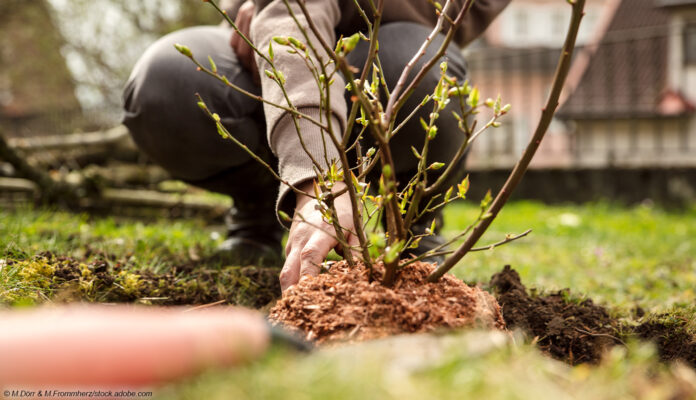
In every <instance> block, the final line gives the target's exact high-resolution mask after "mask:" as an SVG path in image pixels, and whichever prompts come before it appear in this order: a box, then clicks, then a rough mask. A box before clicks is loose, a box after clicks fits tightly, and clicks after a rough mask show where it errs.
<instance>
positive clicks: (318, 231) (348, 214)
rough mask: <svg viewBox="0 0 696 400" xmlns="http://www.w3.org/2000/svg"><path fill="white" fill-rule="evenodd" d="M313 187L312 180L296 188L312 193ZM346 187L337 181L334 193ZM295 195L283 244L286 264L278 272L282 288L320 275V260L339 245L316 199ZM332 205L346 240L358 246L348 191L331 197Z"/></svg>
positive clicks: (284, 288)
mask: <svg viewBox="0 0 696 400" xmlns="http://www.w3.org/2000/svg"><path fill="white" fill-rule="evenodd" d="M312 186H313V182H312V181H309V182H306V183H304V184H302V185H300V186H298V189H300V190H302V191H303V192H307V193H312V191H313V190H312ZM345 187H346V186H345V184H344V183H343V182H339V183H337V184H336V185H334V188H333V192H334V193H336V192H339V191H341V190H342V189H344V188H345ZM297 197H298V198H297V207H296V208H295V215H294V217H293V221H292V226H291V227H290V234H289V236H288V242H287V245H286V246H285V255H286V259H285V265H283V270H282V271H281V272H280V287H281V289H282V290H283V291H285V290H287V289H288V288H289V287H290V286H292V285H294V284H296V283H297V282H299V280H300V277H302V276H305V275H311V276H316V275H317V274H319V270H320V265H321V263H322V262H324V260H325V259H326V256H327V255H328V254H329V252H330V251H331V249H333V248H335V247H337V246H338V245H339V243H338V241H337V240H336V238H335V236H336V232H335V231H334V228H333V226H332V225H330V224H327V223H326V222H324V220H323V219H322V215H321V212H320V211H319V210H317V209H315V206H316V205H317V203H316V200H315V199H313V198H311V197H309V196H303V195H298V196H297ZM334 207H335V208H336V213H337V214H338V221H339V224H340V225H341V226H342V227H343V228H345V230H344V234H345V236H346V241H347V242H348V244H349V245H350V246H351V247H352V246H357V245H358V244H359V242H358V239H357V237H356V236H355V235H353V234H351V233H350V232H354V231H355V229H354V225H353V209H352V207H351V204H350V197H349V196H348V194H347V193H344V194H342V195H341V196H339V197H337V198H336V199H335V200H334ZM344 250H346V251H352V250H348V249H344ZM355 254H357V252H355Z"/></svg>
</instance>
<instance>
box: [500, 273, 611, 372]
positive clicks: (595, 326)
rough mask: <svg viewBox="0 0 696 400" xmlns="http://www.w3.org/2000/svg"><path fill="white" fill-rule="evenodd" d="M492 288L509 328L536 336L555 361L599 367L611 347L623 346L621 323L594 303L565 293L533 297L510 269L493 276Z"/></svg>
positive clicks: (542, 347) (540, 345) (539, 344)
mask: <svg viewBox="0 0 696 400" xmlns="http://www.w3.org/2000/svg"><path fill="white" fill-rule="evenodd" d="M490 285H491V288H493V289H494V292H495V294H496V298H497V299H498V302H499V303H500V305H501V307H502V309H503V318H504V319H505V323H506V324H507V326H508V328H510V329H514V328H519V329H521V330H523V331H524V332H526V333H528V334H530V335H532V336H533V337H535V338H536V341H537V345H538V346H539V348H541V349H542V350H543V351H545V352H547V353H548V354H550V355H551V356H553V357H554V358H557V359H560V360H563V361H566V362H568V363H570V364H573V365H574V364H579V363H597V362H599V361H600V359H601V357H602V354H603V353H604V351H605V350H606V349H607V348H608V347H609V346H612V345H615V344H617V343H621V339H619V338H618V337H616V336H615V335H616V332H617V328H618V326H619V324H618V322H617V321H616V320H615V319H612V318H611V317H610V316H609V314H608V313H607V311H606V310H605V309H604V308H603V307H600V306H597V305H594V304H593V303H592V300H590V299H587V300H584V301H582V302H579V303H574V302H572V301H568V294H567V292H563V291H561V292H557V293H552V294H550V295H546V296H530V295H529V294H528V293H527V290H526V288H525V286H524V285H523V284H522V282H521V281H520V276H519V274H518V273H517V271H515V270H513V269H511V268H510V266H505V268H504V269H503V271H501V272H499V273H497V274H495V275H493V277H492V278H491V283H490Z"/></svg>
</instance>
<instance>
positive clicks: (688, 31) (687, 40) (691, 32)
mask: <svg viewBox="0 0 696 400" xmlns="http://www.w3.org/2000/svg"><path fill="white" fill-rule="evenodd" d="M684 64H686V65H696V23H690V24H687V25H686V26H685V27H684Z"/></svg>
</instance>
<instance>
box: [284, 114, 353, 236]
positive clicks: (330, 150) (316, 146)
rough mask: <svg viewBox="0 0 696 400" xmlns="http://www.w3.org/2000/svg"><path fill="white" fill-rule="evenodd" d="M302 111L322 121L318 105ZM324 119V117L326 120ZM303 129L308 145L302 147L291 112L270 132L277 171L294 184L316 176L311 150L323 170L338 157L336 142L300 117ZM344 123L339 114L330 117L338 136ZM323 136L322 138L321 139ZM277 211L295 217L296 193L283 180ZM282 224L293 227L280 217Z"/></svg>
mask: <svg viewBox="0 0 696 400" xmlns="http://www.w3.org/2000/svg"><path fill="white" fill-rule="evenodd" d="M300 112H302V113H303V114H306V115H308V116H310V117H312V118H314V119H316V120H320V114H321V112H320V110H319V108H303V109H300ZM324 121H325V119H324ZM298 122H299V125H300V132H302V141H303V142H304V144H305V148H306V149H307V151H305V149H304V148H303V146H302V142H301V141H300V137H299V135H298V134H297V130H296V128H295V124H294V122H293V120H292V115H290V114H286V115H284V116H283V117H282V118H281V119H280V120H279V121H278V123H277V124H276V127H275V129H274V131H273V134H272V135H271V149H272V150H273V152H274V153H275V154H276V155H277V157H278V173H279V175H280V177H281V178H283V179H284V180H285V181H286V182H288V183H290V184H291V185H293V186H297V185H299V184H301V183H303V182H305V181H308V180H311V179H314V178H316V176H317V174H316V172H315V168H314V164H313V163H312V159H311V158H310V157H309V156H308V155H307V152H309V153H310V154H311V155H312V156H313V157H314V159H315V160H316V161H317V162H318V163H319V164H320V166H321V167H322V169H326V168H328V166H329V165H328V164H327V162H326V161H327V160H328V162H329V163H330V162H332V161H333V160H336V161H338V160H339V154H338V150H336V148H335V147H334V145H333V142H332V141H331V139H330V138H329V137H328V133H327V132H323V131H322V130H321V129H319V127H317V126H316V125H314V124H313V123H311V122H309V121H307V120H304V119H300V120H299V121H298ZM342 125H343V124H341V120H340V119H339V118H337V117H336V116H333V117H332V118H331V126H332V127H333V129H334V133H335V134H336V135H339V136H340V135H341V134H342V132H343V127H342ZM322 137H323V140H322ZM324 143H326V146H325V145H324ZM278 211H283V212H285V213H287V214H288V215H290V216H292V215H293V214H294V212H295V196H294V193H293V191H292V189H291V188H290V187H289V186H288V185H286V184H284V183H281V185H280V191H279V194H278V199H277V201H276V215H277V214H278ZM278 220H279V221H280V223H281V224H282V225H283V226H285V227H286V228H289V227H290V222H289V221H285V220H283V219H281V218H278Z"/></svg>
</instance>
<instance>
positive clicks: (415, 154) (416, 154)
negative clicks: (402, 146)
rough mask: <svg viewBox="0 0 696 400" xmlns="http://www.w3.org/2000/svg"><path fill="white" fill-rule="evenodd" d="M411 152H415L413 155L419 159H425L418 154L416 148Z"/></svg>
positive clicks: (412, 148)
mask: <svg viewBox="0 0 696 400" xmlns="http://www.w3.org/2000/svg"><path fill="white" fill-rule="evenodd" d="M411 152H413V155H414V156H416V158H417V159H419V160H420V159H421V158H423V157H422V156H421V155H420V154H418V150H416V148H415V147H413V146H411Z"/></svg>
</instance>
